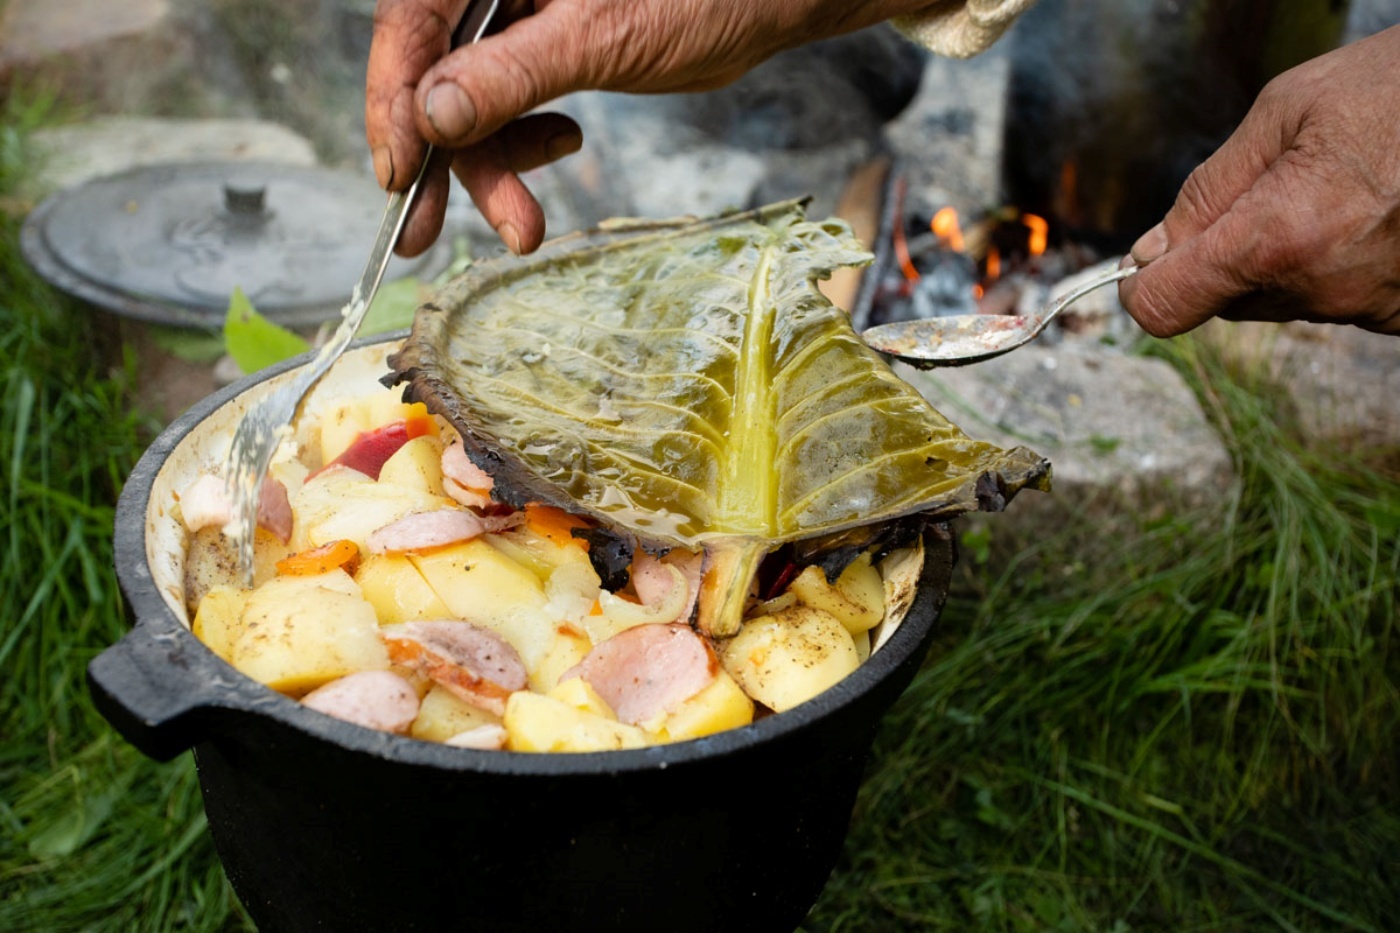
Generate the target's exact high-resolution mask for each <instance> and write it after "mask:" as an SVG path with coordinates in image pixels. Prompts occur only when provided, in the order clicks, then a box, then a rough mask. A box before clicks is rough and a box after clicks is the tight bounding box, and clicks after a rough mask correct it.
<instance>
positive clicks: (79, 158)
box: [33, 117, 317, 194]
mask: <svg viewBox="0 0 1400 933" xmlns="http://www.w3.org/2000/svg"><path fill="white" fill-rule="evenodd" d="M33 145H34V151H35V154H36V155H37V158H36V159H35V160H34V165H35V166H36V168H37V173H36V175H37V178H36V180H35V184H36V187H38V188H39V189H40V190H39V192H38V193H40V194H44V193H48V192H52V191H57V190H60V189H63V188H68V187H71V186H73V185H78V184H81V183H83V182H85V181H88V180H90V179H93V178H99V177H101V176H104V175H112V174H115V173H117V172H121V171H125V170H127V169H133V168H140V167H144V166H147V165H161V164H165V163H170V162H224V161H260V162H282V163H289V164H292V165H315V164H316V162H317V159H316V152H315V149H314V148H313V147H312V145H311V142H310V141H309V140H308V139H306V138H305V137H304V136H301V135H300V134H298V133H296V132H295V131H293V130H291V129H288V128H287V127H285V126H282V125H280V124H277V123H271V122H268V121H266V120H251V119H210V120H180V119H162V118H157V117H99V118H97V119H94V120H90V121H87V122H85V123H76V124H72V125H70V126H58V127H51V128H48V129H42V130H39V131H38V132H36V133H35V134H34V137H33Z"/></svg>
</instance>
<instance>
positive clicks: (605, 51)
mask: <svg viewBox="0 0 1400 933" xmlns="http://www.w3.org/2000/svg"><path fill="white" fill-rule="evenodd" d="M929 2H930V0H781V2H754V0H533V2H532V0H502V5H501V6H502V8H501V10H500V11H499V12H498V14H497V16H496V19H495V25H494V26H493V28H497V29H499V24H501V23H505V24H506V26H505V28H504V29H501V30H499V31H497V32H495V33H494V34H492V35H489V36H486V37H484V38H482V40H481V41H480V42H478V43H476V44H474V45H469V46H466V47H464V48H461V49H458V50H456V51H455V52H453V53H452V54H450V55H449V54H448V47H449V43H450V41H451V33H452V29H453V25H454V24H455V23H456V22H457V21H458V20H459V19H460V18H461V16H462V11H463V10H464V9H465V7H466V0H379V2H378V5H377V6H376V8H375V14H374V39H373V42H372V44H371V46H370V56H369V70H368V75H367V78H366V96H365V126H366V135H367V137H368V139H369V145H370V152H371V154H372V156H373V160H374V170H375V175H376V177H377V178H378V179H379V183H380V185H381V186H383V187H385V188H387V189H389V190H391V191H400V190H403V189H405V188H407V187H408V186H409V185H410V184H411V183H412V181H413V177H414V175H415V174H416V173H417V170H418V166H419V165H421V164H422V160H423V155H424V153H425V152H426V151H427V144H428V143H431V144H432V145H433V146H434V148H435V151H434V153H433V159H432V163H431V164H430V165H429V166H428V170H427V172H426V173H425V174H424V177H423V182H422V184H421V185H420V186H419V190H418V196H417V198H416V199H415V203H414V204H413V205H412V207H411V208H410V211H409V216H408V219H407V221H406V223H405V225H404V230H403V233H402V234H401V235H400V237H399V242H398V245H397V251H398V252H399V253H401V254H402V255H405V256H413V255H417V254H418V253H421V252H422V251H423V250H425V249H427V248H428V246H429V245H431V244H432V242H433V241H434V240H435V239H436V238H437V235H438V233H439V232H441V229H442V220H443V212H444V211H445V210H446V206H447V197H448V188H449V185H450V179H449V174H448V171H449V168H450V169H451V171H452V173H454V174H456V175H457V177H458V178H459V179H460V180H461V182H462V184H463V186H465V187H466V189H467V192H468V193H469V194H470V195H471V198H472V201H473V202H475V204H476V206H477V208H478V209H479V210H480V211H481V213H482V216H484V217H485V218H486V220H487V222H488V223H490V224H491V226H492V227H493V228H494V229H495V230H496V231H497V233H498V234H500V236H501V239H502V241H504V242H505V244H506V246H508V247H509V248H510V249H511V250H512V251H513V252H515V253H528V252H531V251H533V250H534V249H536V248H537V247H538V246H539V245H540V243H541V241H543V239H544V228H545V221H544V212H543V211H542V209H541V208H540V205H539V202H538V201H536V200H535V198H534V196H533V195H532V194H531V193H530V191H529V190H528V189H527V188H526V187H525V184H524V183H523V182H522V181H521V180H520V173H521V172H525V171H528V170H529V169H532V168H536V167H538V166H541V165H545V164H547V163H550V162H553V161H555V160H557V159H560V158H562V157H564V156H565V155H568V154H570V153H572V152H577V151H578V149H579V148H580V147H581V146H582V144H583V135H582V131H581V130H580V129H579V127H578V125H577V124H576V123H575V122H574V121H573V120H571V119H569V118H568V117H566V116H563V115H562V114H550V113H533V114H529V115H525V114H527V113H529V111H532V110H534V108H536V107H538V106H540V105H542V104H544V103H547V102H548V101H550V100H553V99H555V98H557V97H560V96H562V95H564V94H567V93H570V92H572V91H579V90H611V91H629V92H633V93H649V94H654V93H666V92H678V91H703V90H711V89H714V88H717V87H722V86H724V85H725V84H728V83H730V82H732V81H734V80H736V79H737V78H739V77H740V76H741V75H743V74H744V73H745V72H746V71H748V70H749V69H751V68H753V67H754V66H755V65H758V64H759V63H760V62H762V61H764V60H766V59H767V58H769V57H771V56H772V55H774V54H776V53H777V52H780V51H782V50H784V49H787V48H792V47H794V46H797V45H801V44H803V43H805V42H809V41H815V40H817V39H823V38H829V37H832V36H836V35H841V34H844V33H847V32H853V31H855V30H857V29H861V28H864V27H866V26H871V25H874V24H875V23H879V22H882V21H884V20H886V19H889V18H891V17H893V16H896V15H899V14H902V13H907V12H910V11H912V10H916V9H919V8H920V7H925V6H928V5H929Z"/></svg>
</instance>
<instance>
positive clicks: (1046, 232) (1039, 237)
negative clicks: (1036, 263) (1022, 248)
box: [1021, 214, 1050, 257]
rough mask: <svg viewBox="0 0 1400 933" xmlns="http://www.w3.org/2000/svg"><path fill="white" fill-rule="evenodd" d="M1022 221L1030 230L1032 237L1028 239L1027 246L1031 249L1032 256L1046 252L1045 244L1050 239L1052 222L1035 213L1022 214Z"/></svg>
mask: <svg viewBox="0 0 1400 933" xmlns="http://www.w3.org/2000/svg"><path fill="white" fill-rule="evenodd" d="M1021 223H1023V224H1025V225H1026V229H1027V230H1029V231H1030V239H1029V240H1027V241H1026V247H1027V248H1028V249H1029V250H1030V254H1031V256H1032V257H1034V256H1039V255H1041V254H1043V253H1044V252H1045V246H1046V244H1047V243H1048V241H1049V239H1050V224H1049V223H1047V222H1046V220H1045V218H1044V217H1037V216H1036V215H1035V214H1022V215H1021Z"/></svg>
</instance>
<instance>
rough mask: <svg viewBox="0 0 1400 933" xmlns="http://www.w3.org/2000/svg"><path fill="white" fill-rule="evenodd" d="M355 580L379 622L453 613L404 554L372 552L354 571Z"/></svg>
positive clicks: (382, 623)
mask: <svg viewBox="0 0 1400 933" xmlns="http://www.w3.org/2000/svg"><path fill="white" fill-rule="evenodd" d="M355 582H356V583H359V584H360V591H361V592H362V593H363V594H364V597H365V599H367V600H369V604H370V605H371V606H373V607H374V611H375V614H376V615H377V616H379V624H380V625H396V624H398V623H400V622H412V621H415V620H418V619H446V618H449V617H450V616H451V615H452V613H451V612H449V611H448V609H447V605H446V604H445V603H444V602H443V601H442V600H441V599H439V598H438V595H437V593H435V592H433V588H432V587H430V586H429V585H428V581H427V580H424V579H423V575H422V574H421V573H419V572H418V568H417V567H415V566H413V562H412V561H411V560H409V559H408V558H407V557H404V556H403V555H402V554H374V555H371V556H370V557H368V558H366V559H365V560H364V562H363V563H361V564H360V566H359V569H358V570H356V571H355Z"/></svg>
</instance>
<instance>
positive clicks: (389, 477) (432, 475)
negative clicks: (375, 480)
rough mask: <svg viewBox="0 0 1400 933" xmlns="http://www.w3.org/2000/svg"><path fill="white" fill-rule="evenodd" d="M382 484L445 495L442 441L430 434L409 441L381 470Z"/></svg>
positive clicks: (434, 494)
mask: <svg viewBox="0 0 1400 933" xmlns="http://www.w3.org/2000/svg"><path fill="white" fill-rule="evenodd" d="M379 482H381V483H390V484H392V485H395V486H403V487H405V488H409V489H417V490H420V491H422V492H426V493H427V494H429V495H432V496H444V497H445V496H446V495H447V493H446V492H445V491H444V490H443V488H442V441H441V440H440V439H439V438H437V437H435V436H433V435H431V434H425V435H423V436H422V437H415V438H413V439H412V440H410V441H408V442H407V443H406V444H404V445H403V446H402V447H400V448H399V449H398V450H396V451H394V453H393V455H392V456H390V457H389V459H388V460H385V461H384V466H383V467H381V468H380V470H379Z"/></svg>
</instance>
